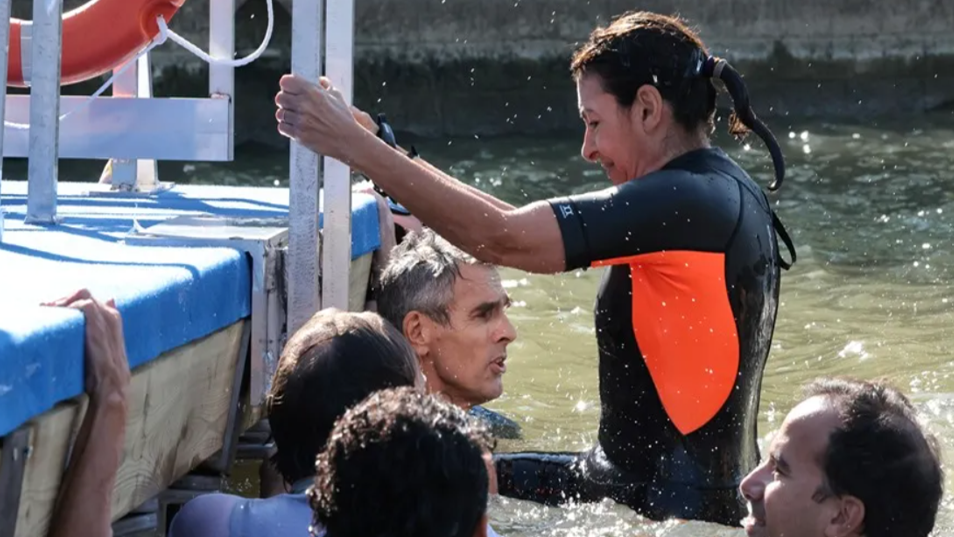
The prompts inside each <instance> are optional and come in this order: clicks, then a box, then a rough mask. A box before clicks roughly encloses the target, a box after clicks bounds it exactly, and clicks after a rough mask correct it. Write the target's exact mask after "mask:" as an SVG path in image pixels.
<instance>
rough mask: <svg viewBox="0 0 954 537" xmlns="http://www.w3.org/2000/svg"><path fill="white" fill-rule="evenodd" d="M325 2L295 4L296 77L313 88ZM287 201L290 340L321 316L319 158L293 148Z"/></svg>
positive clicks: (293, 27)
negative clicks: (299, 330) (305, 80)
mask: <svg viewBox="0 0 954 537" xmlns="http://www.w3.org/2000/svg"><path fill="white" fill-rule="evenodd" d="M323 8H324V0H317V1H316V0H312V1H310V2H309V1H298V2H294V3H293V4H292V61H291V67H292V73H294V74H296V75H299V76H301V77H304V78H305V79H307V80H310V81H312V82H317V81H318V75H319V73H320V72H321V71H320V70H321V57H322V54H321V49H322V47H321V44H322V43H321V31H320V30H321V27H322V24H321V23H322V14H323ZM289 159H290V165H291V166H290V175H291V177H290V184H289V200H288V216H289V226H288V263H287V265H286V266H287V267H288V302H287V304H288V323H287V324H288V334H289V335H291V334H293V333H294V332H295V331H297V330H298V328H300V327H301V326H302V325H303V324H304V323H305V322H306V321H307V320H308V319H309V318H311V316H312V315H313V314H314V313H315V312H316V311H318V308H319V307H320V302H319V298H318V191H319V188H320V184H321V182H320V180H319V177H318V174H319V171H320V170H319V162H320V161H319V159H318V155H317V154H316V153H314V152H313V151H311V150H309V149H308V148H306V147H303V146H302V145H300V144H298V143H297V142H295V141H294V140H292V142H291V151H290V155H289Z"/></svg>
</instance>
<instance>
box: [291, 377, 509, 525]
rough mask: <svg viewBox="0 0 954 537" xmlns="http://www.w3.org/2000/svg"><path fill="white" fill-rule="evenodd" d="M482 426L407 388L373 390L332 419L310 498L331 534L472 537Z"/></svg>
mask: <svg viewBox="0 0 954 537" xmlns="http://www.w3.org/2000/svg"><path fill="white" fill-rule="evenodd" d="M490 442H491V438H490V435H489V433H488V431H487V429H486V428H485V427H484V426H483V425H481V424H480V423H479V422H478V421H477V420H474V419H472V418H470V417H468V416H467V414H466V413H465V412H464V411H463V410H461V409H460V408H458V407H457V406H455V405H452V404H451V403H449V402H447V401H444V400H442V399H439V398H438V397H436V396H433V395H426V394H423V393H420V392H418V391H415V390H413V389H410V388H395V389H391V390H384V391H380V392H377V393H375V394H373V395H371V396H370V397H369V398H368V399H367V400H365V401H364V402H362V403H361V404H359V405H357V406H355V407H354V408H352V409H350V410H348V412H346V413H345V415H344V416H342V418H341V420H340V421H339V422H338V423H337V425H335V429H334V431H333V432H332V435H331V439H330V440H329V443H328V447H327V449H326V450H325V451H324V452H322V454H321V455H320V456H319V457H318V460H317V463H316V468H317V470H318V472H317V475H316V477H315V486H314V487H312V488H311V489H309V491H308V498H309V502H310V504H311V507H312V509H313V510H314V523H315V527H317V526H318V525H319V524H320V525H321V526H323V527H324V528H325V529H326V531H327V534H328V535H329V536H333V537H372V536H388V537H438V536H441V537H472V536H473V534H474V532H475V530H476V529H477V527H478V524H481V523H482V522H483V517H484V515H485V513H486V511H487V498H488V487H489V482H488V474H487V467H486V465H485V463H484V459H483V453H484V452H485V451H488V450H489V449H490Z"/></svg>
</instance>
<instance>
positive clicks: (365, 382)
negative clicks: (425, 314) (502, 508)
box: [266, 309, 421, 483]
mask: <svg viewBox="0 0 954 537" xmlns="http://www.w3.org/2000/svg"><path fill="white" fill-rule="evenodd" d="M420 374H421V373H420V369H419V365H418V360H417V354H415V352H414V349H413V348H412V347H411V346H410V344H409V343H408V342H407V339H405V338H404V336H403V335H401V333H400V332H399V331H398V330H397V329H395V328H394V327H393V326H391V324H390V323H388V322H385V321H384V319H382V318H381V317H380V316H379V315H377V314H374V313H370V312H363V313H351V312H342V311H337V310H334V309H327V310H322V311H319V312H318V313H316V314H315V315H314V316H313V317H312V318H311V319H310V320H309V321H308V322H307V323H305V325H304V326H302V327H301V328H300V329H299V330H298V331H297V332H295V334H294V335H293V336H292V337H291V338H290V339H289V340H288V343H287V344H286V345H285V348H284V351H283V352H282V356H281V359H280V360H279V363H278V369H277V371H276V372H275V375H274V378H273V380H272V387H271V390H270V391H269V394H268V400H267V402H266V410H267V413H268V421H269V424H270V426H271V430H272V437H273V438H274V440H275V447H276V448H277V452H276V454H275V456H274V457H273V458H272V462H273V463H274V464H275V466H276V467H277V469H278V472H279V473H280V474H281V475H282V477H283V478H284V479H285V481H286V482H289V483H294V482H295V481H298V480H300V479H304V478H308V477H311V476H313V475H314V469H315V457H317V456H318V453H320V452H321V450H322V449H324V447H325V444H326V443H327V440H328V437H329V435H330V434H331V429H332V428H333V427H334V424H335V421H337V420H338V418H339V417H340V416H341V415H342V414H344V413H345V411H346V410H347V409H348V408H350V407H352V406H354V405H356V404H357V403H359V402H361V401H362V400H364V399H365V398H366V397H367V396H368V395H370V394H371V393H373V392H375V391H377V390H382V389H386V388H392V387H397V386H414V385H415V382H416V381H417V379H418V377H419V376H420Z"/></svg>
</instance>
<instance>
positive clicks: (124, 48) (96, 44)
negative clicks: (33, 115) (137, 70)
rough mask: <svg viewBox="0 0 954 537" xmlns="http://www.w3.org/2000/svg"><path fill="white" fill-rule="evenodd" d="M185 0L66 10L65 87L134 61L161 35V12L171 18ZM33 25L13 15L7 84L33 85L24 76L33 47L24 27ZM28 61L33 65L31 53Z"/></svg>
mask: <svg viewBox="0 0 954 537" xmlns="http://www.w3.org/2000/svg"><path fill="white" fill-rule="evenodd" d="M184 2H185V0H92V1H91V2H87V3H86V4H84V5H82V6H80V7H78V8H76V9H74V10H72V11H69V12H67V13H64V14H63V41H62V44H63V47H62V49H63V52H62V55H61V57H62V62H61V65H60V83H61V84H62V85H64V86H65V85H69V84H75V83H77V82H83V81H85V80H89V79H91V78H94V77H97V76H99V75H101V74H103V73H106V72H108V71H110V70H112V69H114V68H116V67H117V66H119V65H122V64H123V63H124V62H127V61H129V60H131V59H132V58H134V57H135V56H136V54H137V53H139V51H141V50H142V49H143V47H145V46H146V45H148V44H149V42H150V41H152V40H153V39H154V38H155V37H156V36H157V35H159V24H158V23H157V22H156V18H157V17H158V16H159V15H162V16H163V18H165V20H166V22H169V21H170V20H172V16H173V15H175V13H176V11H178V10H179V8H180V7H182V4H183V3H184ZM30 26H32V23H31V22H30V21H24V20H20V19H14V18H11V19H10V48H9V55H8V56H7V58H8V62H9V63H8V68H7V85H8V86H16V87H21V88H22V87H27V86H28V85H29V84H27V81H25V80H24V65H23V63H24V62H23V54H24V52H26V53H27V54H30V53H31V52H30V49H29V48H26V49H24V47H23V45H22V39H23V35H24V32H23V29H24V27H27V28H29V27H30ZM27 32H28V33H29V29H28V30H27ZM28 46H29V45H28ZM26 62H27V63H28V64H29V62H30V58H29V56H28V57H27V58H26ZM27 67H28V68H29V65H27Z"/></svg>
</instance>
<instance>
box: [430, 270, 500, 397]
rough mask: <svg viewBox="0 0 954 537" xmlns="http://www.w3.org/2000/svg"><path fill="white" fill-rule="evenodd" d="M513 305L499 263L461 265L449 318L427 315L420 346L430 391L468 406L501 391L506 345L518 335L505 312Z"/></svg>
mask: <svg viewBox="0 0 954 537" xmlns="http://www.w3.org/2000/svg"><path fill="white" fill-rule="evenodd" d="M509 305H510V297H509V296H508V295H507V293H506V291H504V288H503V285H501V282H500V275H499V274H498V272H497V269H495V268H493V267H489V266H486V265H462V266H461V267H460V277H459V278H457V280H456V281H455V282H454V288H453V298H452V300H451V303H450V304H449V306H448V316H449V317H450V322H449V323H448V324H447V325H446V326H445V325H440V324H439V323H436V322H433V321H430V320H428V321H426V323H427V325H428V326H427V330H425V332H426V337H425V338H424V341H425V342H424V344H423V345H418V346H417V348H418V354H419V355H420V356H421V368H422V369H423V371H424V374H425V376H426V377H427V387H428V390H429V391H431V392H440V393H443V394H445V395H446V396H448V397H449V398H450V399H451V400H452V401H453V402H454V403H456V404H458V405H461V406H464V407H470V406H473V405H479V404H482V403H486V402H487V401H490V400H492V399H496V398H497V397H500V394H502V393H503V374H504V373H505V372H506V370H507V366H506V359H507V345H509V344H510V343H511V342H512V341H513V340H515V339H516V337H517V332H516V330H515V329H514V327H513V325H512V324H511V323H510V319H508V318H507V313H506V309H507V307H508V306H509Z"/></svg>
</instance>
